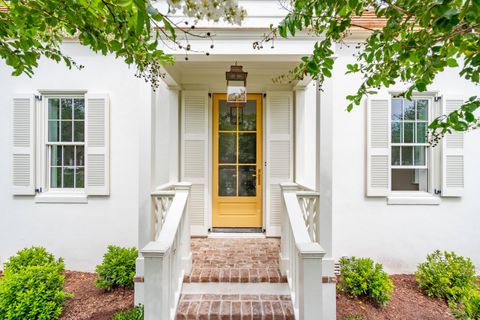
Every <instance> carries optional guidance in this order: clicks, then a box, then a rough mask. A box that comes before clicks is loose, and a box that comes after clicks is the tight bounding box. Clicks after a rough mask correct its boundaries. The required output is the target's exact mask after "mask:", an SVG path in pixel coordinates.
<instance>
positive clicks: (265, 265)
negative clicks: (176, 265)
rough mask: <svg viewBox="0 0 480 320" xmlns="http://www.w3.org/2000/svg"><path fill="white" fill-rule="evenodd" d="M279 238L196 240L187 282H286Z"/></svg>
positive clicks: (194, 239)
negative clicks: (280, 269) (279, 263)
mask: <svg viewBox="0 0 480 320" xmlns="http://www.w3.org/2000/svg"><path fill="white" fill-rule="evenodd" d="M279 252H280V240H279V239H211V238H193V239H192V256H193V262H192V263H193V265H192V273H191V274H190V275H187V276H185V279H184V280H185V282H187V283H188V282H244V283H246V282H254V283H256V282H270V283H277V282H286V279H285V278H284V277H281V275H280V272H279V265H278V259H279Z"/></svg>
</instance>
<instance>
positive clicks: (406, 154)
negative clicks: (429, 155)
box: [402, 147, 413, 166]
mask: <svg viewBox="0 0 480 320" xmlns="http://www.w3.org/2000/svg"><path fill="white" fill-rule="evenodd" d="M411 165H413V147H402V166H411Z"/></svg>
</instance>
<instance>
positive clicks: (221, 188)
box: [218, 166, 237, 197]
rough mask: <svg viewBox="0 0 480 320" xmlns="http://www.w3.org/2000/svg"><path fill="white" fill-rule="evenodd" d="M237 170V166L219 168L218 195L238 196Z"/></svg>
mask: <svg viewBox="0 0 480 320" xmlns="http://www.w3.org/2000/svg"><path fill="white" fill-rule="evenodd" d="M236 171H237V169H236V166H220V167H219V168H218V195H219V196H223V197H226V196H236V195H237V172H236Z"/></svg>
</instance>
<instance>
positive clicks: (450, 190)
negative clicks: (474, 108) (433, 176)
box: [442, 96, 464, 197]
mask: <svg viewBox="0 0 480 320" xmlns="http://www.w3.org/2000/svg"><path fill="white" fill-rule="evenodd" d="M463 102H464V101H463V99H462V98H457V97H445V96H444V97H443V98H442V112H443V114H449V113H451V112H452V111H455V110H457V109H458V108H460V107H461V106H462V104H463ZM463 140H464V134H463V133H461V132H454V133H451V134H446V135H445V137H444V138H443V140H442V196H443V197H461V196H462V195H463V189H464V168H463V162H464V153H463Z"/></svg>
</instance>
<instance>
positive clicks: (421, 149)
mask: <svg viewBox="0 0 480 320" xmlns="http://www.w3.org/2000/svg"><path fill="white" fill-rule="evenodd" d="M391 103H392V104H391V143H390V152H391V170H392V172H391V179H392V180H391V190H392V191H428V174H429V170H428V160H429V159H428V148H427V147H428V141H427V127H428V121H429V110H430V103H431V102H430V99H427V98H415V99H412V100H407V99H402V98H392V102H391Z"/></svg>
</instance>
